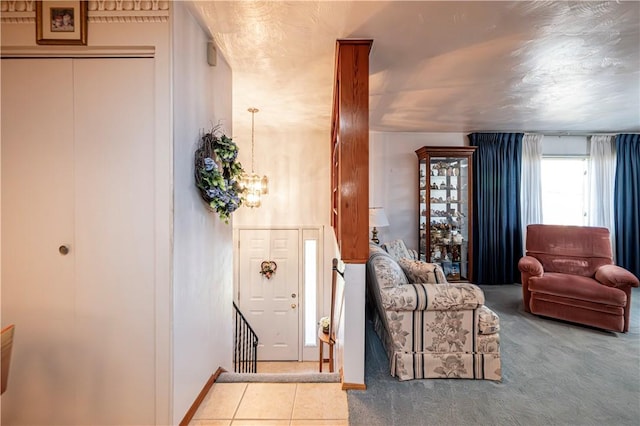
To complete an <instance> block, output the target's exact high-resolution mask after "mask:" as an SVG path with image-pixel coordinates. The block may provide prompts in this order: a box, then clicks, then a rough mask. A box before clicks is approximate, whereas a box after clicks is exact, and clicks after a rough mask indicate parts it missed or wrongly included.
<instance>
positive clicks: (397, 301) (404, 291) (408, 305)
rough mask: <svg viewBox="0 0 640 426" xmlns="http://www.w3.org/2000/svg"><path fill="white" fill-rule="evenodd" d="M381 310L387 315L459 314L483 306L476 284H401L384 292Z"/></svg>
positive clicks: (382, 292)
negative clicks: (399, 312)
mask: <svg viewBox="0 0 640 426" xmlns="http://www.w3.org/2000/svg"><path fill="white" fill-rule="evenodd" d="M380 296H381V299H382V307H383V308H384V309H385V310H388V311H460V310H466V309H476V308H477V307H479V306H482V305H483V304H484V293H483V292H482V289H480V287H478V286H477V285H475V284H470V283H455V284H452V283H449V284H402V285H398V286H395V287H388V288H381V289H380Z"/></svg>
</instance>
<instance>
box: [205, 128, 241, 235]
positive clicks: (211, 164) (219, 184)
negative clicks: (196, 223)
mask: <svg viewBox="0 0 640 426" xmlns="http://www.w3.org/2000/svg"><path fill="white" fill-rule="evenodd" d="M220 133H221V132H220V126H219V125H218V126H216V127H214V128H213V129H212V130H211V131H210V132H209V133H206V134H204V135H203V136H202V138H201V139H200V144H199V146H198V149H197V150H196V153H195V180H196V186H197V187H198V189H199V190H200V196H201V197H202V199H203V200H204V201H205V202H206V203H207V204H208V206H209V208H210V209H211V210H214V211H216V212H217V213H218V215H219V216H220V219H222V220H224V222H225V223H229V218H230V217H231V213H233V212H234V211H236V210H237V209H238V207H240V205H241V204H242V195H243V193H244V189H243V188H242V187H241V186H240V177H241V176H242V175H243V174H244V170H243V169H242V164H240V163H239V162H238V161H236V159H237V157H238V146H237V145H236V144H235V142H233V140H232V139H231V138H229V137H227V136H226V135H225V134H224V133H222V134H220Z"/></svg>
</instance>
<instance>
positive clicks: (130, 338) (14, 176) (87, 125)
mask: <svg viewBox="0 0 640 426" xmlns="http://www.w3.org/2000/svg"><path fill="white" fill-rule="evenodd" d="M153 75H154V61H153V59H77V60H73V59H61V60H53V59H37V60H2V266H3V268H2V323H3V324H8V323H15V324H16V337H15V341H14V350H15V352H14V354H13V357H12V365H11V372H10V379H9V380H10V382H9V387H8V390H7V392H6V393H5V394H4V395H3V397H2V404H3V409H2V420H3V424H4V423H5V422H6V423H7V424H39V425H46V424H65V425H68V424H82V425H87V424H118V425H124V424H154V423H155V316H154V315H155V311H154V303H155V292H154V227H155V224H154V217H155V216H154V167H153V166H154V127H155V126H154V80H153ZM63 244H65V245H68V246H69V249H70V251H69V254H67V255H66V256H62V255H61V254H60V253H59V252H58V247H59V246H60V245H63Z"/></svg>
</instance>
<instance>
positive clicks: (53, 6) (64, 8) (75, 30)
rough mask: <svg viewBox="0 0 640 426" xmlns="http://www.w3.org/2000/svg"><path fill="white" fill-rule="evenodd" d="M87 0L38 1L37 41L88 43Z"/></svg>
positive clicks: (64, 43)
mask: <svg viewBox="0 0 640 426" xmlns="http://www.w3.org/2000/svg"><path fill="white" fill-rule="evenodd" d="M87 3H88V2H86V1H36V43H37V44H55V45H82V46H84V45H86V44H87Z"/></svg>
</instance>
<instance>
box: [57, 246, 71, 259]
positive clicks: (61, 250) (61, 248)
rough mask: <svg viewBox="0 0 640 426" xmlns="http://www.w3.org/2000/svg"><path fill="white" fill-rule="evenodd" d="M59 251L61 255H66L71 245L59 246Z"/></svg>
mask: <svg viewBox="0 0 640 426" xmlns="http://www.w3.org/2000/svg"><path fill="white" fill-rule="evenodd" d="M58 251H59V252H60V254H61V255H63V256H66V255H67V254H69V247H67V246H65V245H61V246H60V247H58Z"/></svg>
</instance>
